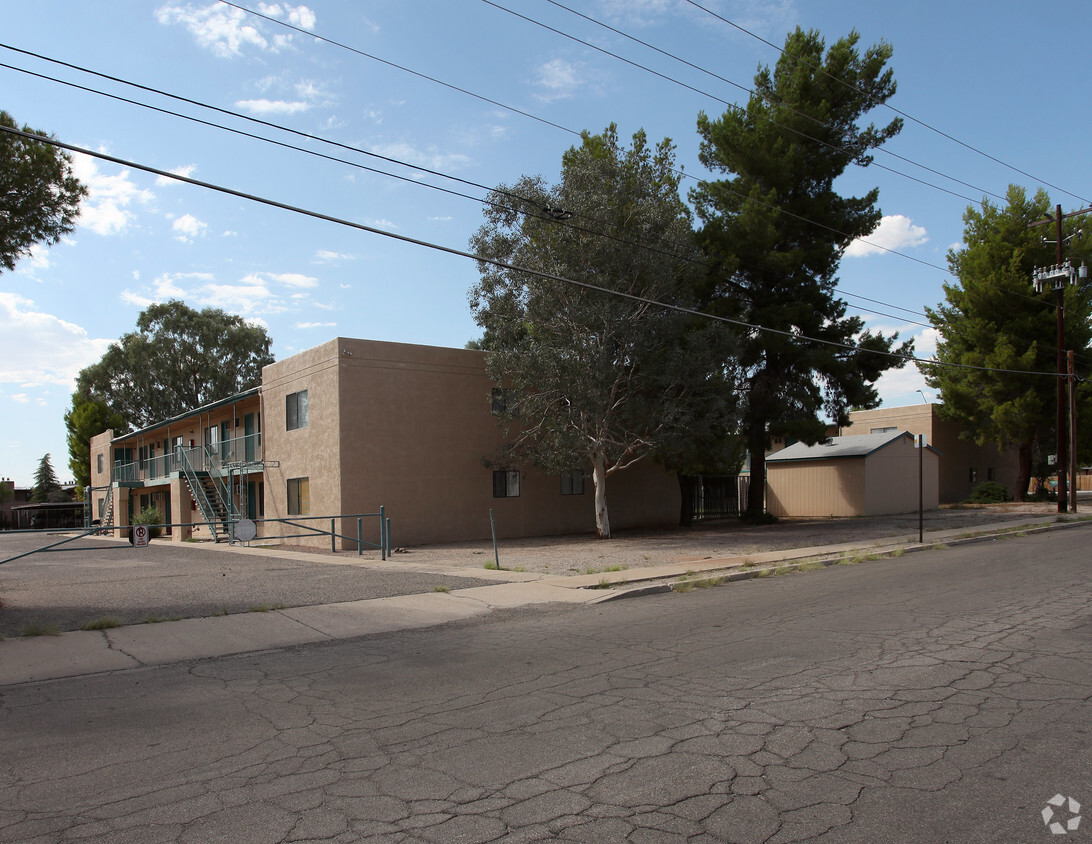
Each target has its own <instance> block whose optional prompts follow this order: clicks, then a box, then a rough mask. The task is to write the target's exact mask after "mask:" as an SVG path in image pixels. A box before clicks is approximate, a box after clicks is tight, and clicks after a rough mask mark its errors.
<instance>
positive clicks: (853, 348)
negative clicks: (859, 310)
mask: <svg viewBox="0 0 1092 844" xmlns="http://www.w3.org/2000/svg"><path fill="white" fill-rule="evenodd" d="M0 132H4V133H6V134H9V135H14V136H16V137H21V138H23V139H25V140H28V141H37V142H39V143H44V144H49V145H50V146H54V147H57V148H59V149H64V150H68V151H69V152H75V153H79V154H81V155H87V156H90V157H92V158H97V159H99V160H101V161H109V162H110V163H112V164H117V165H120V166H122V167H130V168H132V169H134V170H140V171H142V172H145V173H151V174H152V175H154V176H159V177H161V178H165V179H173V180H175V181H178V182H183V183H185V184H189V185H194V186H195V187H200V188H205V189H206V190H212V191H216V192H217V193H222V194H226V195H227V196H233V197H236V198H238V199H245V200H247V201H249V202H256V203H259V204H261V205H266V206H269V207H272V208H280V209H281V210H284V211H290V212H292V213H294V214H301V215H303V216H305V217H311V218H313V219H316V220H323V221H325V222H328V223H334V224H336V225H340V226H345V227H347V228H352V229H357V230H359V231H365V232H368V233H369V234H375V235H379V236H380V237H386V238H390V239H392V240H398V241H401V242H402V243H407V244H410V245H413V246H420V247H423V248H426V249H432V250H435V251H437V252H444V253H446V254H448V255H455V256H457V257H460V258H469V259H470V260H473V261H477V262H479V263H482V264H488V265H490V266H494V267H497V268H499V269H504V270H511V271H513V272H518V273H526V274H527V275H530V276H534V277H535V278H541V279H543V280H546V281H555V282H559V283H562V284H569V285H572V286H574V287H580V288H582V289H585V290H590V291H593V292H596V293H602V294H604V295H607V296H614V297H615V298H620V299H626V300H629V301H632V302H639V303H641V304H645V305H652V306H654V307H658V308H662V309H664V310H668V311H674V312H676V313H682V314H688V315H690V316H696V317H700V318H702V319H710V320H714V321H716V322H723V323H726V324H728V325H734V326H736V327H738V328H745V329H748V330H750V331H758V332H761V333H766V334H775V335H778V336H781V337H785V338H788V339H791V340H795V341H804V342H809V343H818V344H820V345H824V346H831V347H834V348H839V349H842V350H844V351H849V352H855V353H859V354H872V355H881V356H883V357H890V358H895V359H898V360H901V361H903V362H904V363H909V362H914V363H918V364H925V365H927V366H946V367H950V368H957V369H970V370H977V371H985V372H993V373H997V374H1002V375H1045V376H1049V377H1051V378H1057V377H1058V374H1057V373H1056V372H1039V371H1021V370H1013V369H998V368H996V367H986V366H972V365H969V364H960V363H950V362H947V361H937V360H926V359H924V358H918V357H915V356H914V355H908V354H900V353H898V352H892V351H884V350H879V349H868V348H864V347H862V346H858V345H854V344H851V343H840V342H837V341H833V340H825V339H822V338H818V337H809V336H808V335H806V334H800V333H797V332H794V331H786V330H782V329H779V328H770V327H768V326H764V325H759V324H756V323H750V322H745V321H743V320H737V319H731V318H729V317H724V316H718V315H716V314H710V313H707V312H705V311H699V310H698V309H696V308H687V307H684V306H682V305H672V304H668V303H666V302H660V301H657V300H655V299H650V298H648V297H647V296H638V295H636V294H633V293H626V292H624V291H621V290H611V289H610V288H607V287H603V286H601V285H598V284H591V283H589V282H586V281H579V280H577V279H572V278H567V277H565V276H560V275H554V274H552V273H546V272H542V271H541V270H536V269H532V268H530V267H521V266H518V265H516V264H510V263H508V262H506V261H500V260H497V259H495V258H487V257H485V256H483V255H476V254H474V253H472V252H466V251H464V250H462V249H455V248H454V247H450V246H443V245H441V244H438V243H432V242H430V241H427V240H420V239H418V238H413V237H408V236H407V235H402V234H397V233H395V232H391V231H385V230H383V229H380V228H376V227H374V226H369V225H366V224H364V223H355V222H353V221H351V220H345V219H342V218H340V217H334V216H332V215H330V214H324V213H322V212H320V211H312V210H310V209H306V208H302V207H300V206H297V205H290V204H288V203H285V202H280V201H279V200H275V199H270V198H268V197H262V196H258V195H256V194H250V193H245V192H243V191H239V190H235V189H234V188H229V187H226V186H224V185H217V184H214V183H212V182H205V181H201V180H200V179H194V178H192V177H190V176H183V175H181V174H179V173H172V172H170V171H168V170H162V169H159V168H157V167H151V166H149V165H147V164H140V163H138V162H135V161H131V160H128V159H124V158H120V157H118V156H114V155H109V154H107V153H104V152H98V151H96V150H91V149H87V148H86V147H80V146H76V145H75V144H69V143H65V142H64V141H60V140H57V139H56V138H50V137H46V136H44V135H37V134H34V133H31V132H24V131H22V130H21V129H16V128H14V127H10V126H4V125H0Z"/></svg>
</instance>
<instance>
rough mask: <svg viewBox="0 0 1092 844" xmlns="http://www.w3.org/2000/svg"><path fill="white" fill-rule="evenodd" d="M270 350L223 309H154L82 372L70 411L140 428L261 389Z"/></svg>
mask: <svg viewBox="0 0 1092 844" xmlns="http://www.w3.org/2000/svg"><path fill="white" fill-rule="evenodd" d="M270 343H271V341H270V338H269V334H268V332H267V331H266V330H265V329H264V328H263V327H261V326H257V325H249V324H247V323H246V322H245V321H244V320H243V318H242V317H240V316H237V315H235V314H228V313H225V312H224V311H222V310H220V309H219V308H204V309H202V310H200V311H197V310H194V309H193V308H190V307H188V306H187V305H186V304H185V303H184V302H180V301H176V300H172V301H169V302H161V303H157V304H154V305H151V306H149V307H148V308H147V309H145V310H144V311H142V312H141V314H140V316H139V317H138V318H137V330H136V331H133V332H129V333H128V334H124V335H122V337H121V338H120V339H119V340H118V341H117V342H116V343H114V344H112V345H111V346H110V348H109V349H107V351H106V354H104V355H103V356H102V359H101V360H100V361H99V362H98V363H95V364H92V365H91V366H89V367H87V368H86V369H84V370H83V371H81V372H80V374H79V376H78V377H77V379H76V396H74V397H73V412H74V411H75V410H76V407H77V405H76V399H77V397H79V398H80V399H81V400H89V401H95V402H100V403H102V404H105V405H106V406H107V407H108V408H109V409H110V412H112V413H118V414H120V415H121V417H122V419H123V420H124V422H125V424H126V425H128V426H131V427H133V428H143V427H145V426H146V425H151V424H152V423H154V422H157V421H159V420H161V419H167V418H169V417H171V416H177V415H178V414H180V413H185V412H188V411H191V410H193V409H195V408H198V407H201V406H202V405H205V404H208V403H210V402H214V401H218V400H220V399H224V398H227V397H228V396H231V395H234V394H235V393H238V392H241V391H243V390H247V389H250V388H251V387H256V386H258V385H259V384H260V383H261V380H262V367H263V366H266V365H268V364H270V363H272V362H273V356H272V355H271V354H270V352H269V346H270ZM87 430H89V429H87ZM103 430H105V428H104V429H103ZM83 433H86V431H84V432H83Z"/></svg>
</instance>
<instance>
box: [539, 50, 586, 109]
mask: <svg viewBox="0 0 1092 844" xmlns="http://www.w3.org/2000/svg"><path fill="white" fill-rule="evenodd" d="M581 77H582V74H581V70H580V66H579V65H575V64H572V63H571V62H567V61H565V60H564V59H554V60H552V61H549V62H546V64H544V65H540V66H539V68H538V78H537V79H536V80H535V86H536V87H537V88H538V89H539V93H538V94H536V95H535V97H536V99H538V100H540V101H541V102H545V103H552V102H554V101H556V100H565V99H569V98H570V97H572V96H573V94H574V93H575V92H576V89H577V88H579V87H580V85H581V84H582V79H581Z"/></svg>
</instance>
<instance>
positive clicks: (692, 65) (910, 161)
mask: <svg viewBox="0 0 1092 844" xmlns="http://www.w3.org/2000/svg"><path fill="white" fill-rule="evenodd" d="M546 2H547V3H550V4H551V5H554V6H557V7H558V8H559V9H564V10H565V11H566V12H569V13H570V14H573V15H576V16H577V17H579V18H583V19H584V20H586V21H588V22H589V23H593V24H595V25H596V26H600V27H602V28H603V29H606V30H608V31H610V32H613V33H614V34H616V35H620V36H621V37H623V38H626V39H628V40H630V41H632V42H634V43H635V44H640V45H641V46H642V47H647V48H648V49H650V50H654V51H655V52H657V53H659V54H660V55H662V56H666V57H667V58H669V59H672V60H673V61H676V62H679V63H680V64H684V65H686V66H687V67H689V68H692V69H693V70H697V71H699V72H701V73H704V74H705V75H706V76H711V77H712V78H713V79H716V80H719V81H720V82H724V83H725V84H727V85H731V86H732V87H734V88H738V89H739V90H741V91H743V92H744V93H746V94H749V95H750V96H752V97H761V98H762V99H764V100H766V102H768V103H770V104H771V105H780V106H782V107H784V108H785V109H786V110H788V111H789V112H791V113H792V114H795V115H796V116H797V117H802V118H803V119H805V120H810V121H811V122H812V123H816V124H818V125H819V126H823V127H825V128H828V129H829V128H831V127H830V124H829V123H824V122H823V121H822V120H820V119H819V118H817V117H812V116H811V115H810V114H805V113H804V112H802V111H797V110H796V109H794V108H792V107H791V106H788V105H785V104H784V103H779V102H776V101H775V100H774V99H773V98H771V97H767V96H763V95H762V94H759V93H758V92H757V91H755V90H753V89H751V88H748V87H747V86H746V85H741V84H740V83H739V82H735V81H733V80H731V79H728V78H726V77H724V76H721V75H720V74H719V73H714V72H713V71H711V70H709V69H708V68H704V67H702V66H701V65H698V64H695V63H694V62H691V61H688V60H687V59H684V58H682V57H681V56H677V55H675V54H674V53H671V52H669V51H667V50H663V49H661V48H659V47H657V46H656V45H655V44H650V43H648V42H647V41H643V40H642V39H640V38H637V37H636V36H634V35H630V34H629V33H628V32H624V31H623V30H621V29H618V28H616V27H613V26H611V25H610V24H608V23H604V22H603V21H601V20H597V19H596V18H593V17H591V16H590V15H586V14H584V13H583V12H580V11H577V10H576V9H572V8H570V7H568V6H566V5H565V4H564V3H559V2H558V0H546ZM823 72H824V73H826V71H823ZM826 75H827V76H831V74H826ZM831 78H832V79H836V78H837V77H834V76H831ZM838 81H842V80H838ZM844 84H847V85H848V84H849V83H844ZM740 110H741V111H742V109H740ZM878 152H881V153H883V154H885V155H889V156H891V157H892V158H897V159H898V160H899V161H905V162H906V163H907V164H912V165H913V166H915V167H920V168H921V169H922V170H925V171H926V172H928V173H932V174H933V175H935V176H940V177H941V178H942V179H948V180H949V181H952V182H955V183H956V184H957V185H963V187H966V188H971V189H972V190H976V191H979V192H980V193H981V194H983V195H985V196H992V197H994V198H995V199H998V200H1001V201H1004V200H1005V197H1003V196H1001V195H1000V194H997V193H994V192H993V191H989V190H986V189H985V188H980V187H977V186H976V185H972V184H971V183H970V182H965V181H963V180H962V179H958V178H956V177H955V176H950V175H948V174H947V173H943V172H941V171H940V170H936V169H934V168H932V167H929V166H928V165H926V164H922V163H921V162H920V161H914V160H913V159H912V158H907V157H906V156H905V155H900V154H899V153H897V152H892V151H891V150H889V149H887V148H886V147H880V148H879V149H878ZM876 166H877V167H882V166H883V165H879V164H877V165H876ZM883 169H888V168H883ZM891 172H898V171H894V170H893V171H891ZM899 175H904V176H906V177H907V178H913V177H912V176H910V175H908V174H906V173H900V174H899ZM919 181H920V180H919ZM922 184H925V185H929V187H935V188H937V190H945V188H942V187H940V186H939V185H932V184H930V183H929V182H922ZM949 192H950V193H952V195H953V196H957V197H959V198H960V199H966V198H967V197H965V196H963V195H962V194H958V193H954V192H951V191H949ZM971 201H972V202H973V201H975V200H971Z"/></svg>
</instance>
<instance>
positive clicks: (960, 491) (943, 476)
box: [838, 403, 1020, 504]
mask: <svg viewBox="0 0 1092 844" xmlns="http://www.w3.org/2000/svg"><path fill="white" fill-rule="evenodd" d="M937 407H938V406H937V405H935V404H925V403H923V404H912V405H907V406H905V407H882V408H878V409H876V410H855V411H853V412H851V413H850V414H849V419H850V424H849V425H847V426H845V427H844V428H840V429H839V430H838V434H839V436H843V437H846V436H850V437H852V436H860V435H867V434H879V433H887V432H893V431H907V432H909V433H911V434H924V435H925V442H926V443H927V444H928V445H930V446H933V447H934V448H935V449H936V450H937V451H938V452H940V464H939V482H940V487H939V494H940V503H942V504H951V503H955V502H957V501H965V500H966V499H967V498H969V497H970V495H971V492H972V490H973V489H974V488H975V486H977V485H978V484H979V483H981V482H982V481H997V482H999V483H1001V484H1003V485H1004V487H1005V489H1006V490H1007V491H1008V494H1009V497H1010V498H1012V497H1015V495H1016V491H1017V490H1016V487H1017V485H1018V481H1019V477H1020V464H1019V457H1018V455H1017V452H1016V449H1010V450H1008V451H1005V452H1001V451H998V449H997V448H996V447H995V446H992V445H976V444H975V443H974V442H973V441H972V440H968V439H964V438H962V437H960V433H961V431H962V429H961V428H960V426H959V424H958V423H956V422H951V421H948V420H946V419H941V418H940V416H939V414H938V412H937Z"/></svg>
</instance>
